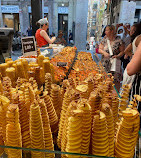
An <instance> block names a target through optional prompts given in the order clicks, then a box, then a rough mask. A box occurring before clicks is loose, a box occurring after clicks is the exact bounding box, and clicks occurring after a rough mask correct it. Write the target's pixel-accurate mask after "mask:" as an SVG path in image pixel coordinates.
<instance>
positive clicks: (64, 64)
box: [57, 62, 68, 67]
mask: <svg viewBox="0 0 141 158" xmlns="http://www.w3.org/2000/svg"><path fill="white" fill-rule="evenodd" d="M67 64H68V63H67V62H57V66H60V67H64V66H67Z"/></svg>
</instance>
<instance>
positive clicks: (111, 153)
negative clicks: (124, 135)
mask: <svg viewBox="0 0 141 158" xmlns="http://www.w3.org/2000/svg"><path fill="white" fill-rule="evenodd" d="M102 112H103V113H104V114H105V116H106V122H107V128H108V137H109V156H110V157H114V135H115V132H114V120H113V112H112V109H111V107H110V105H109V104H107V103H103V104H102Z"/></svg>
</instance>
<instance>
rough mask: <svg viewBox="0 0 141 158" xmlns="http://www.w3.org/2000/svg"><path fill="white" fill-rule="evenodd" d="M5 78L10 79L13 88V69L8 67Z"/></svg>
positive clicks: (14, 78) (14, 79) (14, 77)
mask: <svg viewBox="0 0 141 158" xmlns="http://www.w3.org/2000/svg"><path fill="white" fill-rule="evenodd" d="M6 76H8V77H9V78H10V79H11V82H12V86H13V87H15V81H16V75H15V68H13V67H10V68H7V69H6Z"/></svg>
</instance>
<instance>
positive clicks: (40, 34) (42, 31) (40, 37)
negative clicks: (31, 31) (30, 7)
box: [35, 18, 56, 47]
mask: <svg viewBox="0 0 141 158" xmlns="http://www.w3.org/2000/svg"><path fill="white" fill-rule="evenodd" d="M37 25H39V26H40V28H39V29H38V30H37V31H36V34H35V37H36V41H37V45H38V46H39V47H43V46H45V45H47V44H52V43H53V42H54V41H55V40H56V37H52V38H51V39H50V38H49V36H48V34H47V32H46V31H47V29H48V27H49V23H48V20H47V18H43V19H40V20H39V21H38V22H37Z"/></svg>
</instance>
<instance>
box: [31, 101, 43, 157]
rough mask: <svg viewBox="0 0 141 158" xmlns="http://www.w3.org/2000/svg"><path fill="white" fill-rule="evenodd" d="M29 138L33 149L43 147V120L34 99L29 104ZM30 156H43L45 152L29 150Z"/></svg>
mask: <svg viewBox="0 0 141 158" xmlns="http://www.w3.org/2000/svg"><path fill="white" fill-rule="evenodd" d="M29 122H30V138H31V148H33V149H44V148H45V142H44V131H43V122H42V116H41V111H40V107H39V104H38V102H37V101H36V100H34V102H33V103H32V104H31V106H30V120H29ZM31 155H32V157H40V158H43V157H44V156H45V153H43V152H38V151H31Z"/></svg>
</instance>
